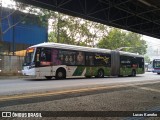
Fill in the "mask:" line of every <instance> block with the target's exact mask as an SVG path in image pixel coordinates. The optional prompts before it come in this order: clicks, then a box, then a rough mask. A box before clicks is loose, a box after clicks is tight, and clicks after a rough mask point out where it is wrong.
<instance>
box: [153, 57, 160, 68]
mask: <svg viewBox="0 0 160 120" xmlns="http://www.w3.org/2000/svg"><path fill="white" fill-rule="evenodd" d="M153 67H154V68H160V60H158V59H157V60H154V61H153Z"/></svg>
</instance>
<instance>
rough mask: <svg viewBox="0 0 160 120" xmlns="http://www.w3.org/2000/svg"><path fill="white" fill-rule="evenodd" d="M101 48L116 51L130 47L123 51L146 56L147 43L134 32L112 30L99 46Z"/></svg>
mask: <svg viewBox="0 0 160 120" xmlns="http://www.w3.org/2000/svg"><path fill="white" fill-rule="evenodd" d="M97 46H98V47H100V48H106V49H111V50H115V49H117V48H120V47H124V48H125V47H129V48H125V49H123V50H125V51H128V52H133V53H139V54H142V55H144V54H145V53H146V48H147V45H146V42H145V41H144V40H142V39H141V35H139V34H137V33H133V32H124V31H122V30H120V29H118V28H112V29H111V30H110V31H109V33H108V35H105V36H104V37H103V38H102V39H101V40H100V41H99V42H98V44H97Z"/></svg>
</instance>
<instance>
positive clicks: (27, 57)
mask: <svg viewBox="0 0 160 120" xmlns="http://www.w3.org/2000/svg"><path fill="white" fill-rule="evenodd" d="M33 54H34V48H29V49H27V51H26V55H25V58H24V66H28V65H30V64H31V62H32V60H33Z"/></svg>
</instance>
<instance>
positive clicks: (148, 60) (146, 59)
mask: <svg viewBox="0 0 160 120" xmlns="http://www.w3.org/2000/svg"><path fill="white" fill-rule="evenodd" d="M144 61H145V63H150V62H151V60H150V58H149V56H147V55H145V56H144Z"/></svg>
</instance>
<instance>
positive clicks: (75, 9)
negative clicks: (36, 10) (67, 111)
mask: <svg viewBox="0 0 160 120" xmlns="http://www.w3.org/2000/svg"><path fill="white" fill-rule="evenodd" d="M17 1H20V2H23V3H27V4H30V5H34V6H37V7H41V8H46V9H50V10H54V11H58V12H62V13H65V14H68V15H72V16H76V17H80V18H84V19H88V20H91V21H95V22H99V23H102V24H105V25H109V26H113V27H118V28H121V29H126V30H129V31H133V32H137V33H140V34H144V35H148V36H152V37H155V38H160V0H17Z"/></svg>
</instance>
